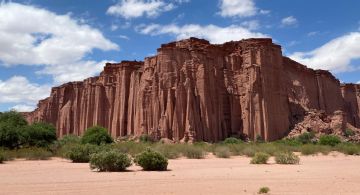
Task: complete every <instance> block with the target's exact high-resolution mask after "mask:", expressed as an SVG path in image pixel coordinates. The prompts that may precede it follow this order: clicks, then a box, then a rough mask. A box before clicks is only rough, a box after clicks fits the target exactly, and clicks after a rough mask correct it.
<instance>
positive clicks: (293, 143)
mask: <svg viewBox="0 0 360 195" xmlns="http://www.w3.org/2000/svg"><path fill="white" fill-rule="evenodd" d="M275 143H277V144H283V145H286V146H294V147H297V146H300V145H301V144H302V143H301V142H300V141H299V140H298V139H297V138H286V139H282V140H278V141H275Z"/></svg>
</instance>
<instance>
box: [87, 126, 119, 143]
mask: <svg viewBox="0 0 360 195" xmlns="http://www.w3.org/2000/svg"><path fill="white" fill-rule="evenodd" d="M112 142H113V139H112V137H111V136H110V135H109V133H108V131H107V130H106V129H105V128H103V127H99V126H95V127H91V128H88V129H87V130H86V131H85V133H84V135H83V137H82V138H81V143H82V144H95V145H101V144H109V143H112Z"/></svg>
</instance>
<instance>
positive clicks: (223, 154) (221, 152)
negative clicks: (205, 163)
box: [214, 146, 231, 158]
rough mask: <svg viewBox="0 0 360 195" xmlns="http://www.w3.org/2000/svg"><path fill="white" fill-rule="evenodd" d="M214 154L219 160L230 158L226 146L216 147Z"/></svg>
mask: <svg viewBox="0 0 360 195" xmlns="http://www.w3.org/2000/svg"><path fill="white" fill-rule="evenodd" d="M214 154H215V156H217V157H219V158H230V156H231V152H230V149H229V147H227V146H219V147H216V148H215V151H214Z"/></svg>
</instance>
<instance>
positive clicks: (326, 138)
mask: <svg viewBox="0 0 360 195" xmlns="http://www.w3.org/2000/svg"><path fill="white" fill-rule="evenodd" d="M339 143H341V140H340V138H339V137H338V136H335V135H322V136H320V139H319V144H320V145H328V146H336V145H337V144H339Z"/></svg>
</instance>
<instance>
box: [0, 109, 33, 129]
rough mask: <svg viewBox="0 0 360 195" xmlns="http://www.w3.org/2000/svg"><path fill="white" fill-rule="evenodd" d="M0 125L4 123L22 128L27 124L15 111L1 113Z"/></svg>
mask: <svg viewBox="0 0 360 195" xmlns="http://www.w3.org/2000/svg"><path fill="white" fill-rule="evenodd" d="M0 123H6V124H8V125H10V126H13V127H23V126H26V125H27V124H28V123H27V121H26V120H25V118H24V116H23V115H22V114H20V113H18V112H16V111H9V112H4V113H2V114H1V115H0Z"/></svg>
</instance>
